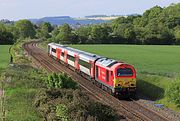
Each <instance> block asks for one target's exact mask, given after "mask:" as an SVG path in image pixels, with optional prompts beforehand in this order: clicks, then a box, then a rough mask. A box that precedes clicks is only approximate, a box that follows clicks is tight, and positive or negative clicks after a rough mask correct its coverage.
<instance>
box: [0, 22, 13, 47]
mask: <svg viewBox="0 0 180 121" xmlns="http://www.w3.org/2000/svg"><path fill="white" fill-rule="evenodd" d="M13 43H14V36H13V34H12V33H11V32H9V31H8V30H7V28H6V26H5V25H4V24H1V23H0V44H13Z"/></svg>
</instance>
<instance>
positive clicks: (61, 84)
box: [46, 73, 77, 89]
mask: <svg viewBox="0 0 180 121" xmlns="http://www.w3.org/2000/svg"><path fill="white" fill-rule="evenodd" d="M46 83H47V87H48V88H67V89H68V88H71V89H76V88H77V83H76V82H74V81H73V80H72V78H71V77H70V76H68V75H67V74H66V73H60V74H56V73H53V74H50V75H49V76H48V78H47V80H46Z"/></svg>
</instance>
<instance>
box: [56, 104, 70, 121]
mask: <svg viewBox="0 0 180 121" xmlns="http://www.w3.org/2000/svg"><path fill="white" fill-rule="evenodd" d="M56 116H57V117H58V118H59V119H60V120H61V121H68V108H67V106H65V105H63V104H59V105H57V106H56Z"/></svg>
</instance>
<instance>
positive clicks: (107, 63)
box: [96, 58, 118, 68]
mask: <svg viewBox="0 0 180 121" xmlns="http://www.w3.org/2000/svg"><path fill="white" fill-rule="evenodd" d="M96 63H97V64H99V65H102V66H105V67H109V68H110V67H111V66H113V65H114V64H116V63H118V61H116V60H113V59H109V58H101V59H99V60H97V61H96Z"/></svg>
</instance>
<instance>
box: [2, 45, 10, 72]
mask: <svg viewBox="0 0 180 121" xmlns="http://www.w3.org/2000/svg"><path fill="white" fill-rule="evenodd" d="M9 47H10V45H0V70H1V69H4V68H6V67H7V65H8V63H9V61H10V54H9Z"/></svg>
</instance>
